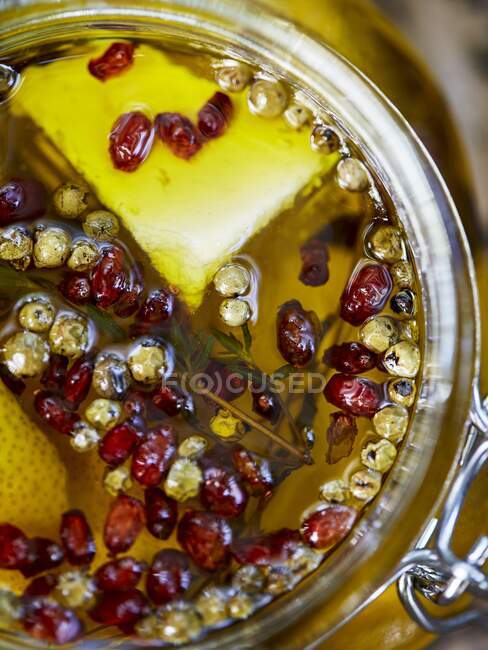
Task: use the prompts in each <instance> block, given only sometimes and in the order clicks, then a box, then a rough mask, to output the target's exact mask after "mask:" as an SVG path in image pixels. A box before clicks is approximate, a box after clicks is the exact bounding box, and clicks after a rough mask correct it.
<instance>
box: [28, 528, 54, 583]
mask: <svg viewBox="0 0 488 650" xmlns="http://www.w3.org/2000/svg"><path fill="white" fill-rule="evenodd" d="M63 561H64V552H63V549H62V548H61V546H59V544H56V542H53V541H52V540H51V539H45V538H44V537H33V538H32V539H30V540H29V554H28V557H27V560H26V563H25V564H24V565H23V566H22V569H21V571H22V574H23V575H24V576H25V577H26V578H30V577H32V576H35V575H36V574H37V573H42V572H43V571H49V570H50V569H54V568H55V567H57V566H59V565H60V564H62V563H63Z"/></svg>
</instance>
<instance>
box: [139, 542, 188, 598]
mask: <svg viewBox="0 0 488 650" xmlns="http://www.w3.org/2000/svg"><path fill="white" fill-rule="evenodd" d="M191 582H192V574H191V571H190V565H189V562H188V558H187V556H186V555H185V554H184V553H182V552H181V551H176V550H174V549H164V550H163V551H159V553H156V555H155V556H154V558H153V561H152V564H151V566H150V568H149V571H148V574H147V579H146V588H147V594H148V596H149V598H150V599H151V600H152V602H153V603H154V604H155V605H165V604H166V603H169V602H171V601H172V600H176V599H177V598H180V597H181V596H183V594H184V593H185V592H186V591H187V589H188V588H189V587H190V585H191Z"/></svg>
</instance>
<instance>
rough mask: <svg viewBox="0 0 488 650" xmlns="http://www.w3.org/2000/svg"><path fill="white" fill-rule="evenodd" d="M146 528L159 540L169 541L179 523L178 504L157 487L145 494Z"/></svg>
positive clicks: (149, 489)
mask: <svg viewBox="0 0 488 650" xmlns="http://www.w3.org/2000/svg"><path fill="white" fill-rule="evenodd" d="M144 501H145V506H146V527H147V529H148V531H149V532H150V533H151V535H153V537H156V538H157V539H168V537H170V535H171V533H172V532H173V530H174V528H175V526H176V522H177V521H178V504H177V503H176V501H174V500H173V499H171V498H170V497H168V496H167V495H166V494H165V493H164V492H163V491H162V490H160V489H159V488H157V487H152V488H148V489H147V490H146V491H145V493H144Z"/></svg>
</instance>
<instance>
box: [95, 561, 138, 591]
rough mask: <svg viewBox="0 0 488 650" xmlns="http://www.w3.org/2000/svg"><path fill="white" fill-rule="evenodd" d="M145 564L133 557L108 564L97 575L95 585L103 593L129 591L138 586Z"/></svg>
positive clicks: (103, 565)
mask: <svg viewBox="0 0 488 650" xmlns="http://www.w3.org/2000/svg"><path fill="white" fill-rule="evenodd" d="M143 570H144V564H143V563H142V562H138V561H137V560H135V559H134V558H133V557H129V556H127V557H121V558H120V559H118V560H112V561H111V562H106V563H105V564H102V566H101V567H100V568H99V569H98V570H97V572H96V573H95V583H96V585H97V588H98V589H100V590H101V591H129V590H130V589H134V587H136V586H137V583H138V582H139V580H140V579H141V576H142V573H143Z"/></svg>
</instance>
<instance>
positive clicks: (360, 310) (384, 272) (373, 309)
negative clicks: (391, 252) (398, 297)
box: [341, 264, 393, 325]
mask: <svg viewBox="0 0 488 650" xmlns="http://www.w3.org/2000/svg"><path fill="white" fill-rule="evenodd" d="M392 288H393V282H392V279H391V275H390V272H389V271H388V269H387V267H386V266H384V265H383V264H366V265H362V266H359V267H357V268H356V270H355V271H354V272H353V274H352V276H351V278H350V280H349V283H348V285H347V287H346V288H345V289H344V292H343V294H342V296H341V318H342V319H343V320H345V321H347V322H348V323H351V325H361V324H362V323H364V321H365V320H366V319H367V318H369V317H370V316H374V315H375V314H378V313H379V312H380V311H381V310H382V309H383V307H384V306H385V305H386V303H387V301H388V298H389V296H390V293H391V290H392Z"/></svg>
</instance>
